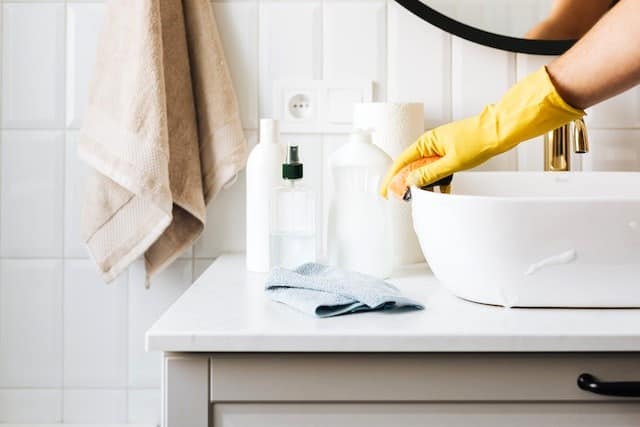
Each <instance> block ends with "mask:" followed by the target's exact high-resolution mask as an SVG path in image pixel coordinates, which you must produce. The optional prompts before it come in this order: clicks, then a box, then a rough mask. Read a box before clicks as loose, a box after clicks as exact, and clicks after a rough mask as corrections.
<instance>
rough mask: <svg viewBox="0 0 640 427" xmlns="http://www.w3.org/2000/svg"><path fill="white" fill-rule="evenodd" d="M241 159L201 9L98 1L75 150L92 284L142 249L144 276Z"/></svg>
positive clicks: (235, 118) (222, 66) (232, 109)
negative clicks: (84, 172)
mask: <svg viewBox="0 0 640 427" xmlns="http://www.w3.org/2000/svg"><path fill="white" fill-rule="evenodd" d="M246 154H247V146H246V141H245V138H244V135H243V133H242V126H241V123H240V118H239V113H238V105H237V100H236V96H235V92H234V89H233V86H232V82H231V78H230V76H229V71H228V69H227V64H226V62H225V58H224V52H223V49H222V44H221V42H220V37H219V35H218V30H217V27H216V22H215V18H214V15H213V9H212V5H211V2H209V1H205V0H135V1H131V0H110V1H109V2H108V6H107V12H106V17H105V22H104V29H103V33H102V35H101V39H100V42H99V46H98V52H97V62H96V66H95V72H94V77H93V81H92V84H91V88H90V96H89V102H88V107H87V113H86V117H85V119H84V125H83V129H82V132H81V140H80V144H79V155H80V157H81V158H82V159H83V160H84V161H85V162H86V163H87V164H88V165H89V166H90V167H91V168H92V169H93V171H94V173H93V176H92V177H91V178H90V180H89V182H88V184H87V186H88V187H87V191H86V193H87V196H86V200H85V205H84V208H83V224H82V233H83V238H84V240H85V242H86V244H87V246H88V248H89V251H90V252H91V255H92V256H93V258H94V260H95V261H96V263H97V265H98V267H99V269H100V271H101V273H102V276H103V278H104V279H105V280H106V281H111V280H113V279H114V278H115V277H116V276H117V275H118V274H120V273H121V272H123V271H124V270H125V269H126V268H127V266H128V265H129V264H131V262H133V261H134V260H135V259H136V258H138V257H139V256H141V255H143V254H144V260H145V266H146V271H147V279H149V278H150V277H151V276H153V275H154V274H155V273H157V272H159V271H160V270H162V269H163V268H164V267H165V266H167V265H168V264H169V263H171V262H172V261H173V260H174V259H175V258H176V257H177V256H178V255H179V254H180V253H181V252H182V251H184V250H185V249H187V248H188V247H189V246H191V244H192V243H193V242H194V240H195V239H196V238H197V237H198V236H199V235H200V234H201V232H202V230H203V228H204V225H205V216H206V208H205V206H206V204H207V203H208V202H209V201H211V200H213V199H214V198H215V196H216V195H217V194H218V192H219V191H220V190H221V189H222V188H223V187H225V186H228V185H230V184H231V183H232V182H233V181H234V180H235V177H236V176H237V174H238V172H239V171H240V170H241V169H242V168H243V167H244V165H245V160H246ZM148 283H149V280H147V284H148Z"/></svg>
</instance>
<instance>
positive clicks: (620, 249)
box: [412, 172, 640, 307]
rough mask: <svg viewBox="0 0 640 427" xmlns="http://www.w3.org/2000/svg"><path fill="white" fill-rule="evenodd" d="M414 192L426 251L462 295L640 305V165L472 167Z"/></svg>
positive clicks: (518, 303)
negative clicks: (446, 190) (441, 184)
mask: <svg viewBox="0 0 640 427" xmlns="http://www.w3.org/2000/svg"><path fill="white" fill-rule="evenodd" d="M412 195H413V200H412V210H413V223H414V227H415V230H416V232H417V234H418V238H419V240H420V245H421V247H422V251H423V252H424V255H425V257H426V258H427V260H428V262H429V265H430V266H431V269H432V270H433V272H434V274H435V275H436V277H437V278H438V279H439V280H440V281H441V282H442V283H443V284H444V286H446V287H447V288H448V289H449V290H451V292H453V293H454V294H455V295H457V296H459V297H461V298H464V299H467V300H471V301H475V302H480V303H486V304H495V305H502V306H506V307H640V173H629V172H594V173H589V172H576V173H570V172H569V173H543V172H466V173H458V174H456V175H455V176H454V180H453V185H452V194H450V195H447V194H440V193H432V192H428V191H424V190H420V189H417V188H413V189H412Z"/></svg>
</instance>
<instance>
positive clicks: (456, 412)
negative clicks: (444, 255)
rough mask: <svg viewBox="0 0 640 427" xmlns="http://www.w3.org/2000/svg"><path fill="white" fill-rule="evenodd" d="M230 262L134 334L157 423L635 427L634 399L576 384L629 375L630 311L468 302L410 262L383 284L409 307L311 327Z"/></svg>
mask: <svg viewBox="0 0 640 427" xmlns="http://www.w3.org/2000/svg"><path fill="white" fill-rule="evenodd" d="M242 266H243V259H242V258H240V257H234V256H231V257H229V256H227V257H223V258H222V259H220V260H218V261H216V263H214V264H213V265H212V266H211V267H210V268H209V270H207V271H206V272H205V273H204V274H203V275H202V276H201V277H200V279H198V281H197V282H196V283H195V284H194V285H192V287H191V288H190V289H189V290H188V291H187V292H186V293H185V294H184V295H183V296H182V297H181V298H180V299H178V301H177V302H176V303H175V304H174V305H173V306H172V307H170V308H169V310H168V311H167V312H166V313H165V314H164V315H163V316H162V317H161V318H160V319H159V320H158V321H157V322H156V324H155V325H154V326H153V327H152V328H151V329H150V330H149V331H148V332H147V347H148V349H150V350H159V351H162V352H163V353H164V372H163V381H162V393H163V398H162V401H163V426H165V427H209V426H215V427H275V426H277V427H294V426H295V427H320V426H322V427H324V426H332V427H343V426H344V427H347V426H348V427H365V426H366V427H378V426H380V427H382V426H385V427H386V426H393V427H414V426H416V427H417V426H429V425H433V426H474V427H475V426H480V427H483V426H492V427H500V426H510V427H511V426H518V427H526V426H639V425H640V398H637V397H622V396H612V395H601V394H596V393H593V392H590V391H585V390H582V389H581V388H580V387H578V384H577V379H578V377H579V376H581V374H584V373H588V374H591V375H593V376H594V377H595V378H597V379H599V380H602V381H607V382H613V381H620V382H626V383H628V382H631V381H634V380H635V381H640V328H639V327H638V325H640V310H626V309H625V310H517V309H511V310H507V309H501V308H497V307H489V306H482V305H479V304H474V303H470V302H467V301H462V300H459V299H457V298H455V297H453V296H452V295H451V294H449V293H448V292H446V290H443V289H442V288H441V287H440V286H439V285H438V284H437V282H436V281H435V280H434V279H433V277H432V276H431V275H430V274H429V273H428V270H425V269H424V268H420V269H418V270H407V271H405V272H401V274H399V275H398V277H397V278H394V279H393V280H392V282H393V283H394V284H395V285H396V286H398V287H399V288H400V289H401V291H402V292H403V293H404V294H405V295H407V296H408V297H410V298H413V299H416V300H418V301H421V302H424V304H425V307H426V308H425V310H423V311H412V312H407V311H402V312H398V313H382V312H377V313H364V314H357V315H349V316H341V317H337V318H330V319H315V318H313V317H310V316H306V315H303V314H300V313H297V312H295V311H294V310H292V309H290V308H288V307H286V306H283V305H281V304H275V303H273V302H271V301H268V300H267V299H266V298H265V297H264V295H263V293H262V291H261V285H262V283H263V282H264V276H261V275H254V274H249V273H246V272H244V270H243V268H242ZM596 385H597V384H596ZM609 386H610V388H611V390H609V391H614V392H622V393H623V394H624V393H628V392H629V390H632V391H634V393H636V394H637V392H638V389H639V388H640V384H633V385H632V387H626V386H625V385H624V384H623V385H620V384H614V385H612V384H609ZM627 386H629V384H627Z"/></svg>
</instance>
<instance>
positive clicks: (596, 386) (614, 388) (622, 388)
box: [578, 374, 640, 397]
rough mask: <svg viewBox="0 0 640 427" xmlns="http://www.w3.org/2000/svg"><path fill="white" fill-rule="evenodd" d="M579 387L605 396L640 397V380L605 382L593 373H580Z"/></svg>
mask: <svg viewBox="0 0 640 427" xmlns="http://www.w3.org/2000/svg"><path fill="white" fill-rule="evenodd" d="M578 387H580V388H581V389H582V390H584V391H590V392H591V393H596V394H604V395H605V396H620V397H640V381H619V382H604V381H599V380H598V379H597V378H596V377H594V376H593V375H591V374H580V376H579V377H578Z"/></svg>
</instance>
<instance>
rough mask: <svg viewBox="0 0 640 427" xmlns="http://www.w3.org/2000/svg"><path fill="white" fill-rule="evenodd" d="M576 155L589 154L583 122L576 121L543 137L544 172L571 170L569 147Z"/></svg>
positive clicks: (580, 120)
mask: <svg viewBox="0 0 640 427" xmlns="http://www.w3.org/2000/svg"><path fill="white" fill-rule="evenodd" d="M572 142H573V150H574V152H576V153H583V154H584V153H588V152H589V138H588V136H587V126H586V125H585V124H584V120H582V119H578V120H574V121H573V122H569V123H567V124H566V125H563V126H560V127H559V128H557V129H554V130H552V131H550V132H547V133H546V134H545V135H544V170H545V171H551V172H564V171H569V170H571V153H570V150H571V145H572Z"/></svg>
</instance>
